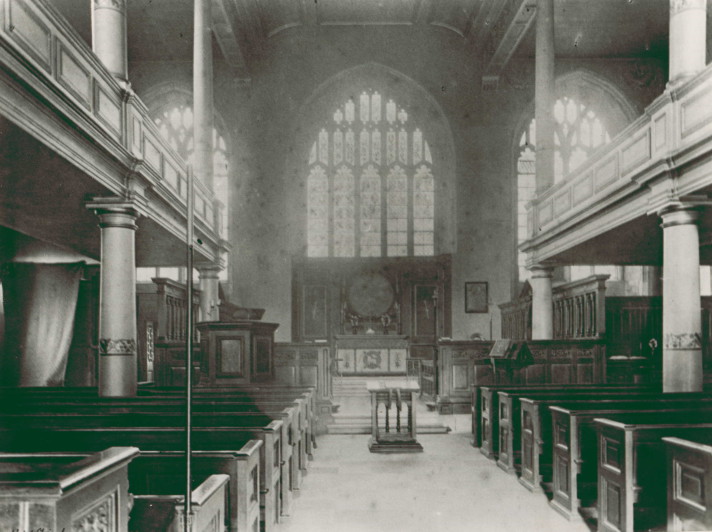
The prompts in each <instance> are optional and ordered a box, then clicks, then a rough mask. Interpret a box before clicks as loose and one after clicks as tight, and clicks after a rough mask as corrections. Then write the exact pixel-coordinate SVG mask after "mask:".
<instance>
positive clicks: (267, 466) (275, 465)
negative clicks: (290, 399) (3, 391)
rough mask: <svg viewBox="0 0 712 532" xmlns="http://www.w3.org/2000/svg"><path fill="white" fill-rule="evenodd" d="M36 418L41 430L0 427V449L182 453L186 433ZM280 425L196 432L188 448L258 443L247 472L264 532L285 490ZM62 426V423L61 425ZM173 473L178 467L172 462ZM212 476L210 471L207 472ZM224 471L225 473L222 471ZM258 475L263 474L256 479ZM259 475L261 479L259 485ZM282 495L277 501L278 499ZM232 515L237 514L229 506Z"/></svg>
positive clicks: (230, 448)
mask: <svg viewBox="0 0 712 532" xmlns="http://www.w3.org/2000/svg"><path fill="white" fill-rule="evenodd" d="M49 419H51V418H45V419H44V420H40V419H37V420H36V421H37V423H38V424H41V423H43V422H44V423H45V426H38V427H28V426H24V427H23V426H20V427H19V428H12V427H8V426H7V421H8V420H7V419H4V420H3V422H2V427H0V448H2V449H5V450H11V451H22V452H25V451H30V452H48V451H64V452H76V451H80V452H92V451H95V450H99V449H102V448H105V447H108V446H110V445H126V444H127V443H128V442H131V445H136V446H138V447H139V448H140V449H141V450H142V452H145V451H182V450H183V449H184V448H185V430H184V429H182V428H176V427H160V426H151V427H95V428H91V427H83V428H78V427H74V428H66V427H61V426H59V427H57V426H54V427H52V426H48V420H49ZM279 423H281V422H279V421H275V422H273V425H272V426H271V427H264V428H263V429H260V428H256V427H210V428H204V427H196V428H194V429H193V432H192V442H193V448H194V449H196V451H238V450H241V449H243V447H244V446H245V445H246V444H248V443H249V442H250V440H253V439H258V440H260V445H259V446H256V449H257V450H256V453H257V454H258V455H259V459H258V460H257V462H256V464H257V467H258V468H257V469H256V470H255V471H254V472H253V473H251V474H252V476H253V477H254V478H256V479H257V480H258V485H259V487H260V494H259V505H260V508H261V509H262V512H263V515H264V516H265V521H264V526H265V530H272V529H273V526H274V525H275V519H274V516H275V515H276V511H277V510H276V508H278V507H279V506H278V505H279V504H280V500H281V501H283V502H285V503H286V504H287V506H288V505H289V502H290V501H289V500H287V501H284V494H285V491H284V489H280V488H283V484H282V483H281V482H280V480H281V467H280V466H281V461H280V460H279V458H278V457H277V455H276V452H277V451H278V450H279V449H280V446H279V443H278V440H277V438H278V434H279V426H277V425H278V424H279ZM60 425H61V423H60ZM175 467H177V468H178V469H177V471H180V464H178V463H176V464H175ZM211 472H214V471H211ZM222 472H224V471H222ZM261 473H263V474H261ZM263 475H264V477H265V480H264V481H263V480H262V478H263ZM280 496H281V497H280ZM234 502H235V505H234V507H233V510H234V511H238V507H237V501H234Z"/></svg>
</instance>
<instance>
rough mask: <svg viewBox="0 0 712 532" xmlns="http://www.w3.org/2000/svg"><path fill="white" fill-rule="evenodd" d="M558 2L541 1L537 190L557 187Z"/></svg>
mask: <svg viewBox="0 0 712 532" xmlns="http://www.w3.org/2000/svg"><path fill="white" fill-rule="evenodd" d="M554 76H555V74H554V0H537V4H536V57H535V89H534V100H535V102H534V106H535V109H534V113H535V115H534V116H535V118H536V190H537V193H540V192H542V191H544V190H546V189H548V188H549V187H551V185H553V184H554V101H555V77H554Z"/></svg>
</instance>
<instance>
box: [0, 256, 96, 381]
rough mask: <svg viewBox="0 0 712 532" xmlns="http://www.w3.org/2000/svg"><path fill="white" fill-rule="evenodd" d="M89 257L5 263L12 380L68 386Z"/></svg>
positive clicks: (5, 377)
mask: <svg viewBox="0 0 712 532" xmlns="http://www.w3.org/2000/svg"><path fill="white" fill-rule="evenodd" d="M83 266H84V263H83V262H80V263H73V264H36V263H8V264H6V265H5V266H4V267H3V268H2V272H1V273H2V283H3V291H4V296H5V297H4V299H5V301H4V304H5V342H4V349H3V353H2V358H1V359H0V363H1V366H0V369H1V370H2V373H1V374H2V381H3V382H2V383H3V384H4V385H6V386H62V385H63V384H64V373H65V370H66V368H67V355H68V353H69V346H70V344H71V341H72V333H73V329H74V313H75V310H76V306H77V295H78V292H79V280H80V279H81V275H82V268H83Z"/></svg>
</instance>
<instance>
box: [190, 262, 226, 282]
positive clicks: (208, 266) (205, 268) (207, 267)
mask: <svg viewBox="0 0 712 532" xmlns="http://www.w3.org/2000/svg"><path fill="white" fill-rule="evenodd" d="M195 269H196V270H198V273H199V274H200V278H201V279H218V278H219V276H220V272H221V271H222V270H223V269H222V268H221V267H220V265H218V264H214V263H212V262H204V263H199V264H196V265H195Z"/></svg>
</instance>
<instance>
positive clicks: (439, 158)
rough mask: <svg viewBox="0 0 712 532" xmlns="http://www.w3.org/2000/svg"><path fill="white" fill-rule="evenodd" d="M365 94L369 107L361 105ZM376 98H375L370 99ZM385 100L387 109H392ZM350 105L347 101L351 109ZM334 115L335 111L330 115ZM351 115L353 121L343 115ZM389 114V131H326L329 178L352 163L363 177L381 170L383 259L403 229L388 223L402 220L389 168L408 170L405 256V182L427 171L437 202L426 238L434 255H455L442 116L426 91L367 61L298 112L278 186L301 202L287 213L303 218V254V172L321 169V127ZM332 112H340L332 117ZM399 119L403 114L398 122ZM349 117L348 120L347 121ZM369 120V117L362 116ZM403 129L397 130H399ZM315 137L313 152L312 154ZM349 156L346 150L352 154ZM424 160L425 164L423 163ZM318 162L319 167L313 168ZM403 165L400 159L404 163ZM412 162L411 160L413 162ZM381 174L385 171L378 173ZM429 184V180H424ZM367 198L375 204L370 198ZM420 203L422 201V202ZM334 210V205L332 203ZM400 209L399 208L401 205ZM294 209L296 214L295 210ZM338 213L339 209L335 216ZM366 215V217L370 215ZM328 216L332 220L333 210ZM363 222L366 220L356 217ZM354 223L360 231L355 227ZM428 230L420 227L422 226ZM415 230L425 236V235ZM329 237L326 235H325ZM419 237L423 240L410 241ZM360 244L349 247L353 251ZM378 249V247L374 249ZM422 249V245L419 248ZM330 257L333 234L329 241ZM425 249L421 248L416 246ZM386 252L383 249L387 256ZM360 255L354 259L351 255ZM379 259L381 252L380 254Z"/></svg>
mask: <svg viewBox="0 0 712 532" xmlns="http://www.w3.org/2000/svg"><path fill="white" fill-rule="evenodd" d="M366 96H368V98H369V99H368V105H366V103H367V100H366V99H365V98H366ZM373 98H376V100H373ZM391 101H392V104H393V106H394V110H393V111H392V110H391ZM349 102H352V103H353V111H352V107H351V105H350V104H349ZM337 110H338V111H337ZM351 112H353V113H354V115H353V117H351V116H350V113H351ZM390 112H393V113H395V120H394V122H393V124H392V125H393V127H391V128H388V127H386V128H383V127H368V128H349V127H339V128H333V129H332V130H331V131H330V133H329V134H328V135H327V136H328V137H329V138H328V141H327V143H328V146H329V149H330V150H331V151H330V152H329V157H330V158H329V164H330V165H332V167H333V172H336V169H337V168H336V167H337V166H339V165H342V164H343V165H347V166H349V165H350V164H351V158H353V163H354V164H355V165H356V166H361V167H362V168H363V170H364V175H365V174H366V173H367V172H365V170H366V169H367V166H368V164H370V165H373V166H374V167H378V168H381V167H382V168H384V171H383V172H380V171H379V173H378V175H379V179H381V182H382V186H381V187H380V189H379V191H380V196H381V198H380V199H381V200H382V208H381V212H382V220H383V221H384V224H383V225H382V226H381V227H380V228H379V229H378V230H379V231H380V232H381V234H382V235H384V236H383V241H382V245H383V249H384V250H385V252H384V254H389V253H390V254H392V255H402V254H403V248H402V245H403V244H402V242H403V235H402V232H403V231H402V227H403V226H402V224H401V223H399V222H395V220H399V219H400V218H399V217H400V216H402V214H403V209H402V208H400V209H399V208H398V207H397V203H398V202H399V201H400V202H401V203H403V201H402V198H400V199H398V200H396V199H395V196H396V194H397V192H396V191H397V190H398V189H397V186H396V184H397V183H398V182H397V181H396V178H395V177H391V183H393V186H391V187H390V188H389V187H388V179H387V178H388V175H389V171H390V169H391V168H392V166H393V165H400V166H401V167H403V168H405V167H408V168H409V170H408V172H409V174H408V175H409V183H410V184H409V189H408V191H407V193H408V205H409V206H406V210H407V212H408V213H409V220H410V222H409V223H410V229H409V235H410V236H408V238H409V244H408V249H409V253H410V254H414V253H415V245H414V239H415V238H416V236H415V232H414V230H413V227H414V225H413V224H414V222H413V204H414V203H413V202H414V201H415V197H414V193H413V189H412V182H413V176H414V175H415V173H416V172H415V166H416V164H421V165H422V164H427V165H429V166H430V168H431V169H430V174H431V175H432V176H434V180H433V188H434V190H433V196H434V197H435V198H437V199H436V200H435V205H434V209H433V211H434V213H433V220H432V222H430V223H431V225H432V226H433V233H434V234H436V235H437V237H436V238H435V239H434V240H435V242H434V243H433V245H434V253H436V254H439V253H451V252H453V251H454V249H455V234H456V233H455V227H456V213H455V212H454V209H453V206H454V205H455V195H454V191H455V187H454V186H453V185H454V176H455V154H454V142H453V136H452V132H451V129H450V126H449V123H448V121H447V119H446V118H445V114H444V113H443V111H442V109H441V108H440V106H439V104H438V103H437V101H436V100H435V99H434V98H433V97H432V95H431V94H430V93H428V91H426V90H425V89H424V88H423V87H422V86H420V85H419V84H418V83H416V82H415V81H414V80H412V79H411V78H409V77H407V76H405V75H403V74H402V73H400V72H398V71H397V70H394V69H392V68H390V67H387V66H384V65H380V64H377V63H367V64H363V65H358V66H355V67H353V68H350V69H347V70H345V71H342V72H340V73H338V74H336V75H334V76H333V77H331V78H330V79H328V80H326V81H325V82H323V83H322V84H321V85H319V86H318V87H317V88H316V89H315V90H314V91H313V93H312V94H311V95H310V96H309V97H308V98H307V99H306V100H305V103H304V104H303V105H302V106H301V108H300V110H299V112H298V113H297V120H296V123H295V129H294V144H293V147H292V149H291V150H290V155H289V157H288V160H287V169H286V170H287V171H286V175H287V176H291V178H290V179H288V182H287V183H285V184H286V186H287V187H288V190H291V191H294V193H295V194H296V195H298V197H301V201H298V202H293V204H292V205H291V206H290V207H291V208H293V209H295V212H294V213H293V215H294V218H293V219H295V220H303V227H304V228H305V231H304V241H303V245H302V248H303V249H304V250H305V252H306V249H307V232H308V227H310V223H311V222H309V220H308V213H309V212H311V209H309V208H308V207H307V205H308V203H309V199H308V194H309V190H308V188H309V187H308V182H307V176H309V175H310V168H311V167H312V165H313V164H314V163H315V161H316V162H317V163H318V164H323V157H322V155H321V154H320V150H319V146H320V145H321V142H322V141H321V140H320V136H322V135H323V133H322V130H323V129H324V127H325V126H324V125H325V124H333V123H334V121H335V120H336V119H340V120H342V121H344V123H345V122H346V120H347V118H353V119H354V121H355V122H359V121H361V122H364V121H366V119H368V120H369V121H370V123H375V122H377V123H379V124H385V123H387V121H388V114H389V113H390ZM337 113H341V115H340V116H337ZM401 113H405V114H406V115H407V119H406V120H405V121H400V119H401V118H403V115H402V114H401ZM347 115H349V116H347ZM367 115H368V116H367ZM404 123H406V125H405V126H404V125H403V124H404ZM315 139H316V140H317V142H316V148H315V145H314V143H315ZM352 150H353V151H352ZM426 157H427V159H429V160H428V161H427V163H426ZM320 161H321V162H320ZM404 161H407V164H405V162H404ZM416 161H417V162H416ZM386 168H387V169H388V170H385V169H386ZM361 177H362V176H361V175H355V180H356V183H355V189H356V191H357V193H360V192H361V189H360V187H361V185H362V180H361ZM428 183H430V182H428ZM390 197H392V198H393V199H394V201H395V203H394V204H393V208H390V207H388V203H387V201H388V200H389V198H390ZM366 199H367V200H369V201H370V200H374V197H373V196H372V195H371V196H369V197H368V198H366ZM421 199H422V198H421ZM331 205H332V209H333V201H331ZM363 207H364V205H358V206H354V209H355V212H356V217H357V218H359V217H360V216H361V215H362V213H361V212H360V211H361V210H362V208H363ZM401 207H402V206H401ZM299 211H301V212H299ZM340 212H342V213H343V210H342V211H340ZM370 212H371V214H372V213H373V211H370ZM389 212H390V214H391V220H394V222H393V223H391V230H388V229H387V228H386V224H385V221H386V220H387V217H388V215H389ZM331 216H332V217H333V210H332V214H331ZM362 219H366V218H363V217H362ZM368 220H369V222H368V224H367V225H366V226H364V230H365V231H369V230H373V231H376V225H375V224H376V220H375V218H374V219H371V218H368ZM355 224H356V225H357V226H359V222H358V221H356V222H355ZM426 225H427V224H426ZM421 232H423V233H425V232H426V230H422V231H421ZM332 235H333V229H332ZM417 238H419V239H426V240H427V237H423V236H417ZM359 245H360V243H359V242H356V247H357V248H358V247H359ZM379 245H381V244H379ZM423 246H425V244H424V245H423ZM331 249H332V252H333V249H334V248H333V236H332V248H331ZM420 249H421V250H422V249H425V247H422V248H420ZM389 250H390V251H389ZM357 254H358V255H361V253H360V252H359V253H357ZM373 254H375V251H374V250H373V249H372V250H371V251H367V250H365V249H364V256H368V255H373ZM379 256H380V253H379Z"/></svg>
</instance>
